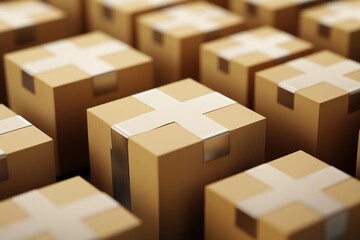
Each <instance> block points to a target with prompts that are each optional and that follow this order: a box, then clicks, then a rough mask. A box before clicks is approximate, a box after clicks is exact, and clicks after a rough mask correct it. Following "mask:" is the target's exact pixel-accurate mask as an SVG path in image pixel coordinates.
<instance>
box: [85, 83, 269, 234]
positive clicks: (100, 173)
mask: <svg viewBox="0 0 360 240" xmlns="http://www.w3.org/2000/svg"><path fill="white" fill-rule="evenodd" d="M154 109H156V110H154ZM88 132H89V146H90V164H91V179H92V181H93V183H94V184H95V185H96V186H98V187H99V188H100V189H103V190H105V191H106V192H108V193H109V194H113V195H114V196H115V198H117V199H118V200H119V201H120V202H121V203H123V204H124V205H125V206H127V207H128V208H131V210H132V212H133V213H134V214H135V215H137V216H138V217H139V218H140V219H141V220H143V223H144V228H145V232H146V234H147V236H148V239H172V240H176V239H202V234H203V202H204V187H205V185H206V184H208V183H211V182H213V181H216V180H219V179H222V178H224V177H227V176H230V175H232V174H235V173H238V172H240V171H242V170H245V169H248V168H250V167H252V166H256V165H258V164H260V163H262V162H263V157H264V151H263V150H264V145H265V143H264V140H265V118H264V117H262V116H260V115H259V114H257V113H255V112H252V111H251V110H249V109H247V108H245V107H243V106H242V105H240V104H238V103H236V102H235V101H233V100H231V99H229V98H227V97H225V96H223V95H221V94H219V93H217V92H214V91H212V90H210V89H209V88H207V87H205V86H203V85H202V84H200V83H198V82H196V81H194V80H192V79H186V80H182V81H178V82H176V83H172V84H169V85H166V86H163V87H160V88H155V89H152V90H149V91H146V92H143V93H140V94H136V95H133V96H131V97H127V98H123V99H120V100H116V101H113V102H110V103H107V104H104V105H101V106H97V107H94V108H91V109H88Z"/></svg>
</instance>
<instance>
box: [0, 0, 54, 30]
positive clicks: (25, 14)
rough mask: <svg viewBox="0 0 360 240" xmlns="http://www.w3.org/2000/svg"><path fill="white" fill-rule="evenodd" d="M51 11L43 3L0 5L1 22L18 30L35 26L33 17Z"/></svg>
mask: <svg viewBox="0 0 360 240" xmlns="http://www.w3.org/2000/svg"><path fill="white" fill-rule="evenodd" d="M48 11H50V7H49V6H48V5H46V4H45V3H42V2H35V1H33V2H31V3H29V4H27V3H26V2H25V3H24V4H18V6H16V7H15V6H13V5H12V4H11V5H9V4H6V3H2V4H0V21H2V22H5V23H6V24H8V25H10V26H11V27H13V28H15V29H17V28H22V27H27V26H30V25H33V20H32V19H33V17H34V16H36V15H38V16H39V15H41V14H44V13H46V12H48Z"/></svg>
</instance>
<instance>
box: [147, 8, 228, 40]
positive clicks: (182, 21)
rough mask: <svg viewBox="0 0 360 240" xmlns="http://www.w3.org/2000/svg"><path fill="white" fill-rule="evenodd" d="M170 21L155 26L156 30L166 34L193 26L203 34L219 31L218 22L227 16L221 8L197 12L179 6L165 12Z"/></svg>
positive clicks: (160, 22)
mask: <svg viewBox="0 0 360 240" xmlns="http://www.w3.org/2000/svg"><path fill="white" fill-rule="evenodd" d="M163 11H164V12H165V13H166V15H168V19H166V20H165V21H159V22H157V23H155V24H154V28H155V30H157V31H159V32H166V31H169V30H172V29H175V28H178V27H184V26H191V27H194V28H196V29H198V30H199V31H201V32H205V33H206V32H211V31H215V30H218V29H219V27H220V26H219V24H218V23H217V22H216V20H218V19H221V18H223V17H225V16H226V15H227V12H226V11H225V10H223V9H221V8H218V7H214V8H208V9H203V10H195V9H191V8H187V7H182V6H177V7H170V8H166V9H164V10H163Z"/></svg>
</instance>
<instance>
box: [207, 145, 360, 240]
mask: <svg viewBox="0 0 360 240" xmlns="http://www.w3.org/2000/svg"><path fill="white" fill-rule="evenodd" d="M359 222H360V182H359V181H358V180H356V179H354V178H352V177H351V176H349V175H347V174H345V173H343V172H341V171H340V170H338V169H336V168H334V167H332V166H329V165H327V164H325V163H324V162H322V161H320V160H318V159H316V158H314V157H312V156H311V155H309V154H307V153H305V152H302V151H298V152H295V153H292V154H290V155H287V156H285V157H282V158H279V159H277V160H275V161H272V162H270V163H266V164H263V165H260V166H257V167H255V168H253V169H250V170H248V171H246V172H243V173H240V174H237V175H234V176H232V177H229V178H227V179H224V180H221V181H218V182H216V183H213V184H210V185H208V186H207V187H206V203H205V236H206V237H205V239H206V240H217V239H224V240H238V239H241V240H255V239H257V240H269V239H271V240H280V239H281V240H285V239H289V240H290V239H291V240H293V239H294V240H295V239H299V240H300V239H343V240H356V239H358V238H359V236H360V229H359V224H358V223H359Z"/></svg>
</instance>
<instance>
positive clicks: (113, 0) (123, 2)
mask: <svg viewBox="0 0 360 240" xmlns="http://www.w3.org/2000/svg"><path fill="white" fill-rule="evenodd" d="M171 3H174V0H103V5H105V6H108V7H116V6H129V5H134V4H148V5H150V6H154V7H161V6H165V5H168V4H171Z"/></svg>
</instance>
